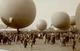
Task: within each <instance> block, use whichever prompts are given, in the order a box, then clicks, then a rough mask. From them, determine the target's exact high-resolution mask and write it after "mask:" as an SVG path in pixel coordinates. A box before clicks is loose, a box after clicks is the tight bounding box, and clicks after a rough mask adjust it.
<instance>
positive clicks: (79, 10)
mask: <svg viewBox="0 0 80 51" xmlns="http://www.w3.org/2000/svg"><path fill="white" fill-rule="evenodd" d="M76 26H77V29H78V30H80V4H79V5H78V7H77V10H76Z"/></svg>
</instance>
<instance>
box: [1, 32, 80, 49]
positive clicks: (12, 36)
mask: <svg viewBox="0 0 80 51" xmlns="http://www.w3.org/2000/svg"><path fill="white" fill-rule="evenodd" d="M36 39H42V40H43V42H44V44H51V45H54V44H55V43H56V42H57V41H60V43H61V46H67V45H68V44H69V43H71V44H72V45H71V47H72V49H73V51H74V50H75V46H76V42H77V41H78V42H80V35H79V33H73V32H32V33H31V32H27V33H20V34H17V33H9V32H6V33H5V34H3V33H0V44H3V45H5V44H9V45H11V44H12V43H13V42H14V43H16V44H17V43H18V42H20V43H21V44H23V46H24V48H26V47H27V45H28V44H29V45H30V46H31V48H32V47H33V45H35V44H36Z"/></svg>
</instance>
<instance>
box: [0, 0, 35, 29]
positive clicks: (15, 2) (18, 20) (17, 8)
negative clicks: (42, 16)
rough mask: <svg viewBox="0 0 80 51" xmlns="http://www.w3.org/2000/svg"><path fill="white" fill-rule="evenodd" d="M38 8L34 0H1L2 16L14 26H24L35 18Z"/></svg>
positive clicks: (0, 14)
mask: <svg viewBox="0 0 80 51" xmlns="http://www.w3.org/2000/svg"><path fill="white" fill-rule="evenodd" d="M35 16H36V8H35V4H34V2H33V0H0V17H1V19H2V21H3V22H4V23H5V24H6V25H7V26H10V27H12V28H24V27H26V26H29V25H30V24H31V23H32V22H33V21H34V19H35Z"/></svg>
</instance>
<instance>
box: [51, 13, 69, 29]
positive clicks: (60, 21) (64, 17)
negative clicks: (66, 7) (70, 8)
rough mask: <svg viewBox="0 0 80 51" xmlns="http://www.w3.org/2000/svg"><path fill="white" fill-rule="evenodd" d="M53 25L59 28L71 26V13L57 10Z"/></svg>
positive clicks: (53, 17)
mask: <svg viewBox="0 0 80 51" xmlns="http://www.w3.org/2000/svg"><path fill="white" fill-rule="evenodd" d="M51 21H52V25H53V26H54V27H56V28H58V29H61V30H66V29H68V28H69V26H70V18H69V15H68V14H67V13H65V12H57V13H55V14H54V15H53V16H52V20H51Z"/></svg>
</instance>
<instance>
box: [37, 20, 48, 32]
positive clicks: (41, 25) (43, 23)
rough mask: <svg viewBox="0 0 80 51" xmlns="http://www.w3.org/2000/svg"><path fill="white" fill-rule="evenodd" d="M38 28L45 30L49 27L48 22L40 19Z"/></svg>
mask: <svg viewBox="0 0 80 51" xmlns="http://www.w3.org/2000/svg"><path fill="white" fill-rule="evenodd" d="M36 27H37V29H38V30H40V31H43V30H45V29H46V28H47V23H46V21H45V20H39V21H38V22H37V25H36Z"/></svg>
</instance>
